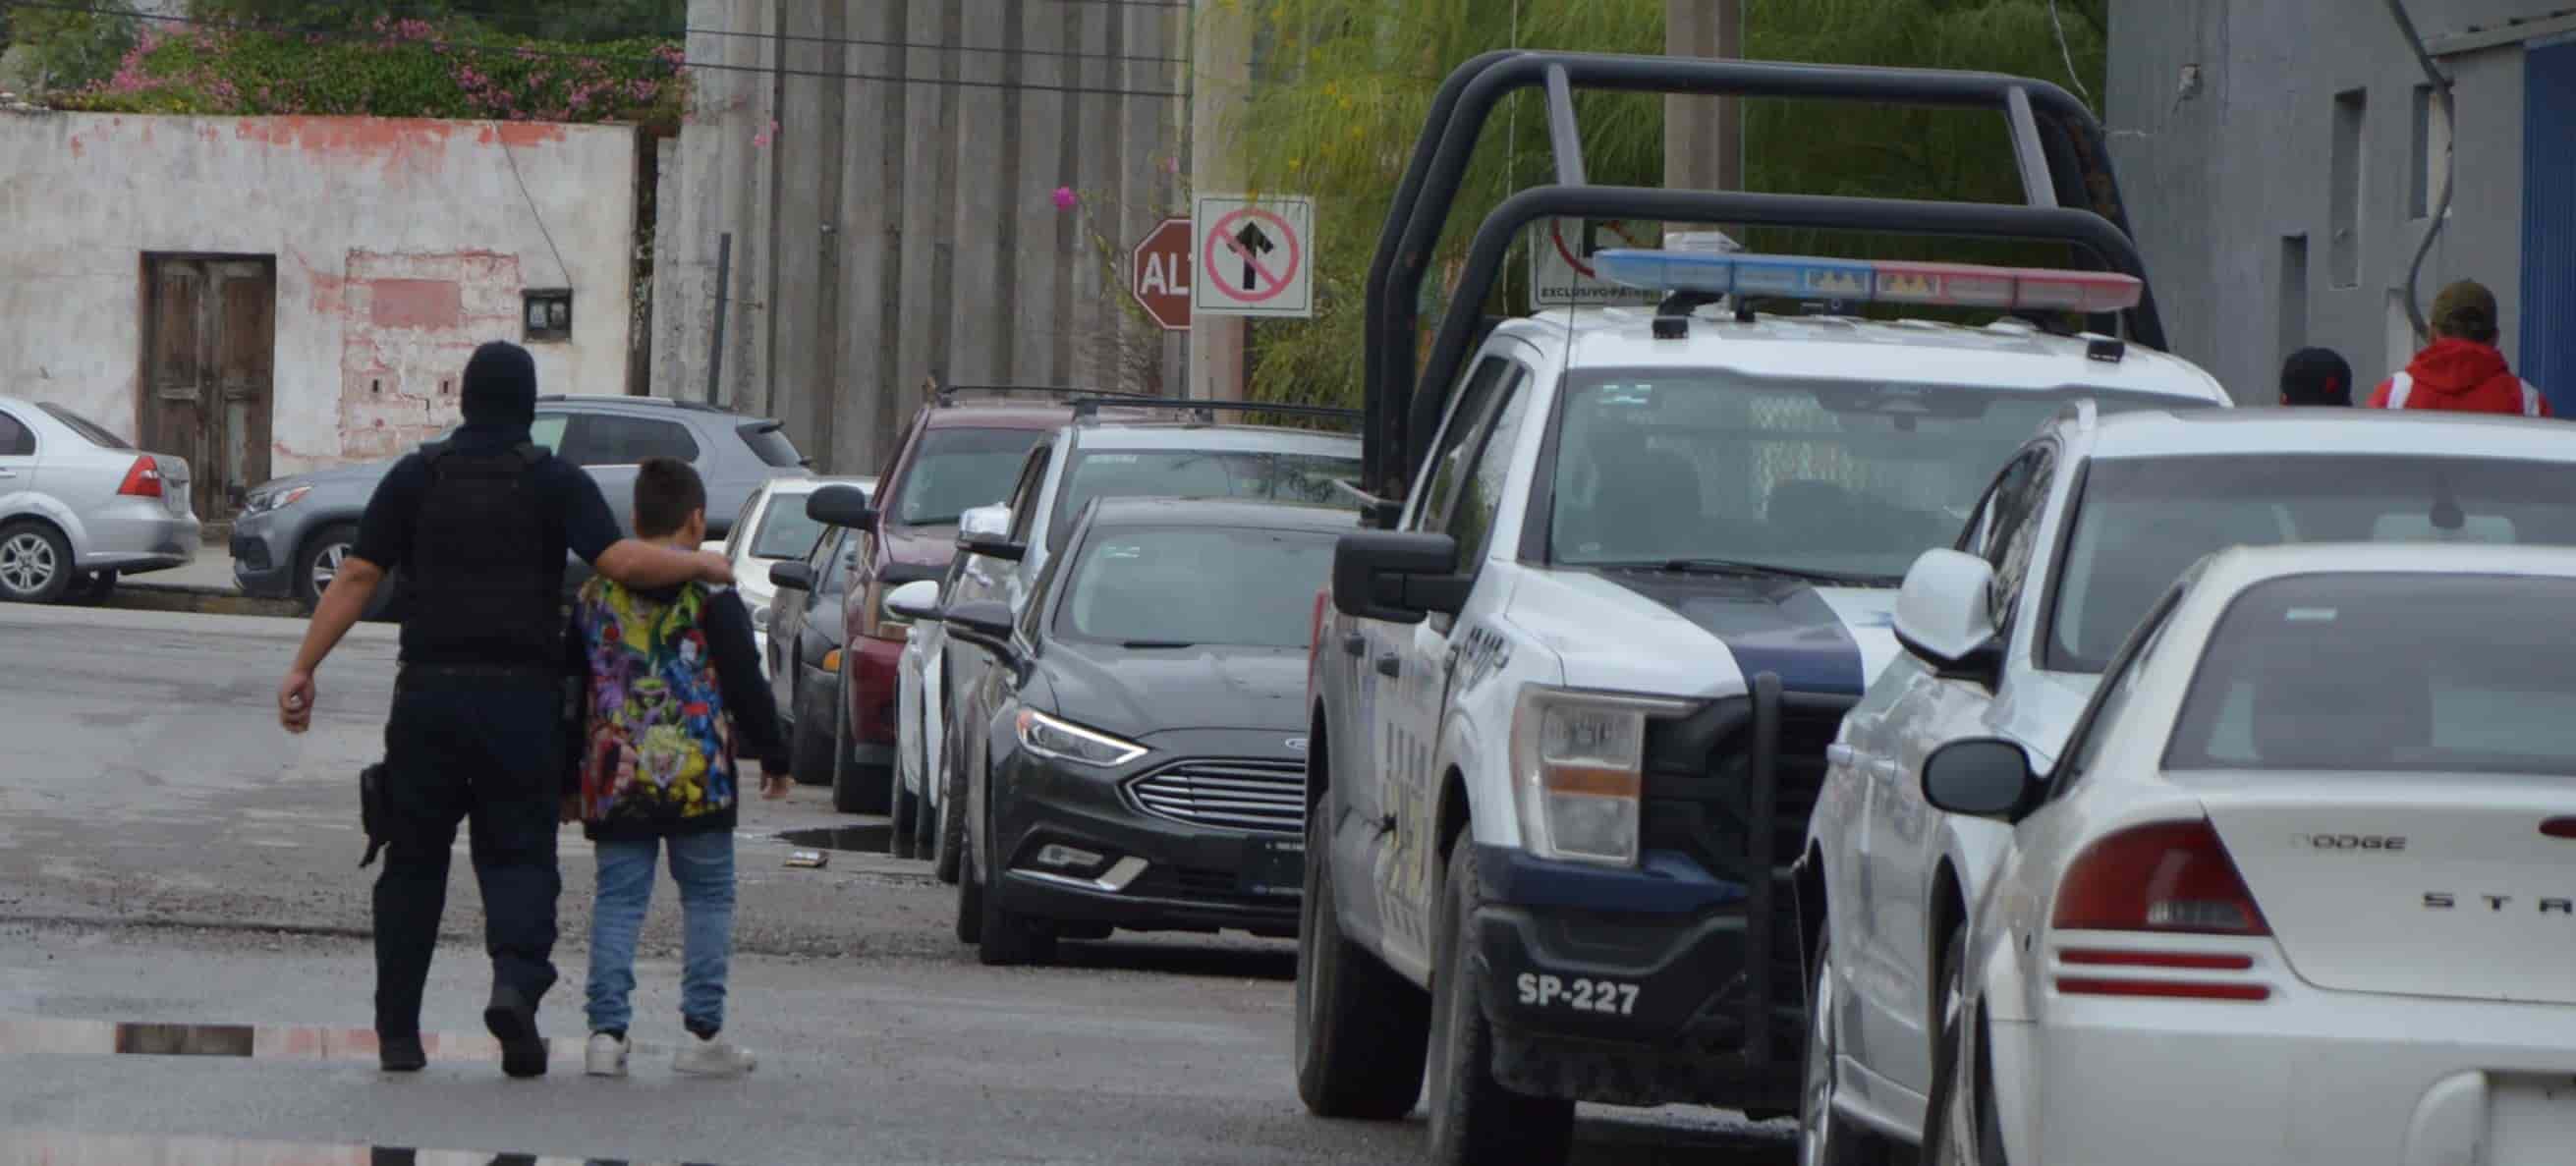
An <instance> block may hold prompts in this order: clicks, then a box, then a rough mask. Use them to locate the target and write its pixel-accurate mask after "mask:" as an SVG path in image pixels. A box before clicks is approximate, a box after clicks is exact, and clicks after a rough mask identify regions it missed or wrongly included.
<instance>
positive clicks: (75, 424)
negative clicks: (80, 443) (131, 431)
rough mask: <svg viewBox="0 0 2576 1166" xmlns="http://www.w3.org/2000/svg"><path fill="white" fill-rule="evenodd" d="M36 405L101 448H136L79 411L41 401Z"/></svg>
mask: <svg viewBox="0 0 2576 1166" xmlns="http://www.w3.org/2000/svg"><path fill="white" fill-rule="evenodd" d="M36 407H37V408H39V409H42V410H44V411H45V412H47V413H50V414H52V415H53V418H54V420H56V421H60V422H62V423H63V424H64V425H65V426H66V427H68V428H70V429H71V431H72V432H74V433H77V434H80V435H81V437H82V438H83V439H85V440H87V441H88V442H89V443H90V444H91V445H95V446H97V447H99V448H100V449H125V450H130V449H133V448H134V447H133V446H131V445H127V444H126V443H125V439H124V438H122V437H118V436H117V435H115V434H113V433H110V432H108V431H107V430H106V428H105V427H103V426H101V425H99V424H98V423H97V422H94V421H92V420H90V419H89V418H87V417H83V416H81V415H80V414H78V413H74V412H72V411H71V410H69V409H66V408H63V407H62V406H60V405H55V404H50V403H40V404H38V405H37V406H36Z"/></svg>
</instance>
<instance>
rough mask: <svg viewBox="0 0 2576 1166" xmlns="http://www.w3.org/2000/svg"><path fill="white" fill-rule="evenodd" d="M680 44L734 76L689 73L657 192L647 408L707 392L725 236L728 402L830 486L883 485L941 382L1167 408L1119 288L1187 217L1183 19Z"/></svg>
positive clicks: (710, 17)
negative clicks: (908, 430) (691, 89)
mask: <svg viewBox="0 0 2576 1166" xmlns="http://www.w3.org/2000/svg"><path fill="white" fill-rule="evenodd" d="M689 25H690V27H691V29H693V30H695V31H694V32H693V34H692V35H691V37H690V43H689V58H690V59H691V60H693V61H702V62H712V63H717V64H722V65H728V66H733V68H726V69H700V70H698V71H697V72H696V73H695V75H694V76H695V94H696V99H695V110H694V112H693V114H692V117H691V119H690V121H689V124H688V125H687V126H685V127H684V128H683V130H682V132H681V135H680V141H679V146H678V148H677V150H676V151H675V152H676V155H677V159H676V165H673V166H669V167H667V168H666V170H665V175H666V178H665V181H666V183H667V186H666V189H668V190H669V191H670V192H671V193H670V195H669V196H668V197H666V198H664V199H663V200H662V203H661V212H660V220H661V221H660V226H659V229H658V232H657V246H658V247H659V255H658V257H657V260H656V278H657V289H659V290H657V293H656V294H657V302H656V310H655V320H654V348H653V376H652V382H653V391H654V393H655V394H657V395H664V396H680V397H687V398H694V399H703V398H704V396H705V394H706V387H707V372H708V354H709V352H710V348H711V345H712V340H713V338H712V321H713V317H714V297H715V294H716V293H715V285H714V272H715V266H716V259H717V249H718V240H719V238H720V237H721V235H722V234H723V233H725V232H728V231H730V232H731V233H732V234H733V265H732V284H731V294H732V296H733V302H732V303H731V304H730V305H729V307H728V311H727V317H726V325H725V343H724V355H723V366H722V369H721V375H720V382H721V383H720V386H719V388H718V392H717V397H718V399H719V401H720V402H722V403H725V404H728V405H732V406H734V407H736V408H742V409H746V410H750V411H754V412H765V413H769V414H771V415H774V416H776V417H778V418H779V419H780V420H782V421H784V422H786V423H787V425H788V429H789V432H790V433H791V434H792V435H793V436H794V437H795V438H796V440H797V442H798V444H799V445H800V446H802V447H803V448H804V449H805V450H806V451H807V452H808V453H810V454H812V455H813V456H814V458H815V461H816V464H817V465H818V466H822V467H824V468H826V469H828V470H829V471H831V472H835V473H873V472H876V471H877V470H878V469H879V468H880V467H881V464H882V462H883V460H884V458H885V456H886V455H887V454H888V453H889V452H891V449H892V445H893V442H894V441H895V439H896V438H898V437H899V436H900V435H901V426H902V425H903V424H904V423H905V422H906V421H908V420H909V419H910V417H911V415H912V410H913V407H914V406H915V405H916V404H917V403H918V401H919V400H920V396H919V391H920V388H921V386H922V385H923V383H924V382H925V381H926V380H928V379H931V378H934V377H935V378H937V379H939V380H940V381H941V382H943V383H948V384H963V383H985V384H992V383H1005V384H1022V385H1063V384H1080V385H1089V386H1094V387H1100V388H1123V389H1130V390H1139V391H1149V390H1166V391H1168V388H1170V387H1177V385H1178V384H1179V382H1180V368H1181V356H1182V351H1181V344H1180V341H1179V340H1178V339H1176V338H1174V339H1167V338H1165V337H1164V336H1163V335H1162V334H1161V332H1160V330H1159V329H1155V328H1153V327H1152V326H1151V325H1150V324H1146V323H1143V322H1142V321H1140V320H1137V319H1135V318H1134V317H1133V316H1131V314H1130V313H1129V312H1128V311H1127V310H1126V308H1125V304H1126V295H1125V292H1124V290H1123V289H1124V286H1125V284H1124V277H1123V272H1124V265H1125V262H1126V250H1127V248H1128V247H1129V246H1130V245H1132V244H1133V243H1134V242H1135V241H1136V240H1138V239H1139V238H1142V237H1143V235H1144V233H1145V232H1146V231H1147V230H1149V229H1150V228H1151V227H1152V225H1153V223H1154V222H1155V221H1157V220H1158V219H1160V218H1161V217H1162V216H1163V215H1164V214H1166V213H1178V214H1182V215H1186V214H1188V213H1189V208H1188V206H1187V205H1186V204H1185V202H1184V201H1183V200H1182V196H1181V193H1180V192H1181V180H1180V172H1181V170H1182V164H1181V155H1182V148H1181V144H1180V143H1181V138H1182V133H1181V128H1182V126H1183V125H1184V124H1185V118H1186V112H1187V111H1186V108H1185V104H1184V102H1182V101H1181V100H1180V99H1179V98H1178V97H1175V96H1164V95H1165V94H1177V93H1180V92H1182V91H1183V90H1184V88H1185V87H1186V85H1187V80H1188V78H1187V71H1186V69H1185V67H1184V66H1182V65H1180V64H1179V63H1177V62H1176V61H1174V60H1170V59H1168V58H1178V57H1181V56H1184V55H1185V54H1186V51H1187V39H1186V37H1187V29H1186V21H1185V19H1184V15H1183V13H1182V12H1181V10H1178V9H1175V8H1171V7H1167V6H1161V5H1137V4H1064V3H1057V2H1055V0H820V2H817V0H787V2H784V3H781V2H779V0H694V2H693V3H692V4H691V5H690V13H689ZM782 49H783V56H782V55H781V50H782ZM782 62H783V65H784V68H783V70H780V69H778V68H777V66H778V65H780V64H781V63H782ZM1065 89H1081V90H1097V91H1112V92H1064V91H1062V90H1065ZM1116 91H1123V92H1116ZM773 126H775V128H774V129H773V128H772V127H773ZM1058 187H1070V188H1072V189H1073V190H1074V191H1077V192H1079V193H1080V195H1081V197H1082V204H1081V206H1080V207H1079V208H1078V209H1077V210H1075V211H1072V212H1066V211H1060V210H1058V209H1057V207H1056V205H1055V203H1054V201H1053V194H1054V192H1055V190H1056V188H1058Z"/></svg>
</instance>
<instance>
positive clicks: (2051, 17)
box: [2048, 0, 2093, 105]
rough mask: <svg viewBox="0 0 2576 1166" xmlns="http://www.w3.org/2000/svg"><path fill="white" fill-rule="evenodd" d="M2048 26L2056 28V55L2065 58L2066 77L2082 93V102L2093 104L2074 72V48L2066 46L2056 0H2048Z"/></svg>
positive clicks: (2064, 26) (2064, 32) (2090, 96)
mask: <svg viewBox="0 0 2576 1166" xmlns="http://www.w3.org/2000/svg"><path fill="white" fill-rule="evenodd" d="M2048 26H2049V27H2050V28H2053V29H2055V30H2057V55H2058V56H2060V57H2063V58H2065V60H2066V79H2067V80H2069V81H2073V82H2074V83H2075V91H2076V92H2077V93H2080V94H2083V95H2084V104H2086V105H2091V104H2093V94H2092V92H2091V91H2090V90H2087V89H2085V88H2084V78H2083V77H2082V76H2080V75H2079V74H2077V73H2076V72H2075V50H2073V49H2070V48H2068V47H2066V24H2065V22H2064V21H2061V20H2059V19H2058V18H2057V0H2048Z"/></svg>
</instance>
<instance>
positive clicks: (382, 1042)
mask: <svg viewBox="0 0 2576 1166" xmlns="http://www.w3.org/2000/svg"><path fill="white" fill-rule="evenodd" d="M376 1065H377V1066H378V1067H379V1068H382V1069H383V1070H384V1071H385V1072H388V1073H417V1072H420V1071H421V1070H422V1069H424V1068H427V1067H428V1065H429V1053H428V1051H427V1050H425V1049H423V1048H421V1047H420V1038H419V1037H417V1036H389V1037H383V1038H380V1039H379V1040H378V1041H377V1042H376Z"/></svg>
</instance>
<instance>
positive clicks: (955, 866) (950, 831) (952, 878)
mask: <svg viewBox="0 0 2576 1166" xmlns="http://www.w3.org/2000/svg"><path fill="white" fill-rule="evenodd" d="M947 708H948V709H949V715H948V717H947V718H946V720H947V721H948V723H950V724H954V723H955V722H956V719H957V715H956V708H957V706H955V705H953V704H952V705H949V706H947ZM943 735H944V736H945V737H946V743H945V744H944V745H942V746H941V747H940V750H939V782H940V786H939V845H938V848H937V849H936V850H934V851H933V852H932V855H931V872H932V873H933V874H936V875H938V876H939V881H941V882H943V883H951V884H953V883H955V882H957V880H958V871H959V867H960V864H961V863H962V862H963V861H964V859H965V856H966V767H965V766H963V765H960V764H958V763H957V758H958V757H959V756H960V754H959V753H958V749H959V748H960V746H959V745H958V742H957V734H956V733H954V732H950V733H946V734H943Z"/></svg>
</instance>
